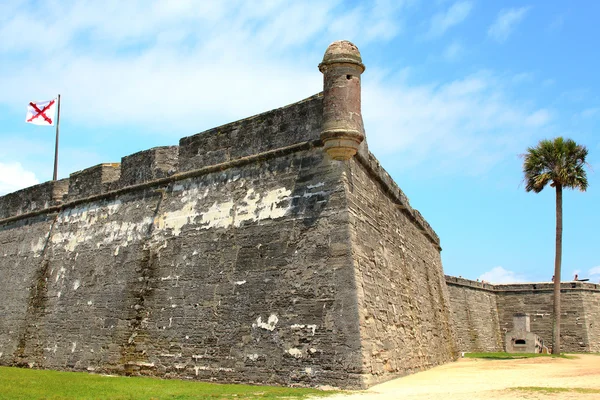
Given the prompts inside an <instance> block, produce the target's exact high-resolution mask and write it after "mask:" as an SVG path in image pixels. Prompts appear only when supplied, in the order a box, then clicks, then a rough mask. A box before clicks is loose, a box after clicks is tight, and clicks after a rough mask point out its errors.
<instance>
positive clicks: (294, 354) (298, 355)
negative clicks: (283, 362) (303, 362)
mask: <svg viewBox="0 0 600 400" xmlns="http://www.w3.org/2000/svg"><path fill="white" fill-rule="evenodd" d="M285 352H286V353H288V354H289V355H290V356H292V357H294V358H302V350H300V349H298V348H296V347H292V348H290V349H287V350H286V351H285Z"/></svg>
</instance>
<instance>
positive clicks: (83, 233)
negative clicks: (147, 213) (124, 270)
mask: <svg viewBox="0 0 600 400" xmlns="http://www.w3.org/2000/svg"><path fill="white" fill-rule="evenodd" d="M120 208H121V201H120V200H114V201H111V202H109V203H108V204H106V205H101V204H99V203H93V204H88V205H85V206H80V207H74V208H72V209H69V210H66V211H64V212H62V213H61V214H60V215H59V217H58V219H57V223H58V229H57V231H56V232H54V233H53V234H52V238H51V242H52V244H55V245H62V247H63V248H64V249H65V250H67V251H74V250H75V248H77V246H79V245H80V244H81V243H84V242H89V241H91V240H92V239H93V238H94V237H100V238H102V239H101V241H99V242H98V243H94V244H95V245H96V247H97V248H100V247H101V246H102V245H108V244H110V243H112V242H114V241H116V240H121V241H122V243H120V246H121V247H123V246H127V245H128V244H129V243H131V242H133V241H137V240H139V239H141V238H142V237H143V236H144V234H145V232H146V231H147V227H148V225H149V224H151V223H152V221H153V219H152V218H150V217H146V218H143V219H141V220H140V221H139V222H135V223H134V222H126V221H120V220H117V221H106V220H107V219H108V218H109V217H110V216H111V215H113V214H115V213H117V212H118V211H119V209H120ZM92 228H94V229H92ZM118 252H119V249H118V248H117V249H116V250H115V253H114V254H115V256H116V255H117V254H118Z"/></svg>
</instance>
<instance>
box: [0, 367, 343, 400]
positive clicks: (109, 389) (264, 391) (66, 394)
mask: <svg viewBox="0 0 600 400" xmlns="http://www.w3.org/2000/svg"><path fill="white" fill-rule="evenodd" d="M335 393H336V392H332V391H328V392H324V391H321V390H317V389H306V388H288V387H275V386H251V385H224V384H216V383H205V382H197V381H181V380H175V379H172V380H164V379H158V378H146V377H124V376H104V375H94V374H88V373H85V372H61V371H50V370H35V369H26V368H12V367H0V399H2V400H4V399H10V400H13V399H14V400H29V399H31V400H33V399H36V400H38V399H44V400H62V399H82V400H92V399H94V400H95V399H111V400H142V399H143V400H150V399H157V400H158V399H161V400H162V399H172V400H175V399H176V400H188V399H194V400H196V399H211V400H218V399H240V400H251V399H283V398H285V399H306V398H307V397H309V396H319V397H322V396H329V395H332V394H335Z"/></svg>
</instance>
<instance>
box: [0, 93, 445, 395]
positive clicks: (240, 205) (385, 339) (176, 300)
mask: <svg viewBox="0 0 600 400" xmlns="http://www.w3.org/2000/svg"><path fill="white" fill-rule="evenodd" d="M322 110H323V95H322V94H320V95H316V96H313V97H311V98H309V99H306V100H304V101H301V102H299V103H296V104H293V105H290V106H288V107H284V108H282V109H278V110H274V111H271V112H268V113H265V114H261V115H258V116H255V117H252V118H248V119H245V120H242V121H238V122H235V123H232V124H228V125H225V126H222V127H218V128H215V129H212V130H210V131H207V132H203V133H201V134H198V135H194V136H191V137H187V138H183V139H181V140H180V143H179V146H171V147H161V148H156V149H151V150H148V151H144V152H140V153H137V154H134V155H131V156H127V157H124V158H123V160H122V162H121V163H120V164H116V163H113V164H101V165H98V166H95V167H92V168H89V169H86V170H83V171H79V172H76V173H74V174H71V176H70V177H69V179H65V180H61V181H57V182H47V183H44V184H41V185H37V186H34V187H31V188H27V189H24V190H21V191H18V192H15V193H12V194H9V195H6V196H4V197H1V198H0V219H1V220H0V245H1V248H2V254H0V260H1V261H0V291H1V292H2V293H5V297H4V299H5V300H4V301H3V302H2V303H1V304H0V313H1V314H2V315H3V318H2V319H0V364H2V365H28V366H31V367H40V368H52V369H69V370H88V371H94V372H108V373H120V374H144V375H154V376H162V377H178V378H190V379H202V380H214V381H223V382H250V383H274V384H285V385H294V384H299V385H313V386H314V385H319V384H328V385H335V386H339V387H354V388H358V387H366V386H369V385H371V384H373V383H376V382H380V381H383V380H386V379H389V378H391V377H394V376H399V375H403V374H406V373H410V372H413V371H417V370H421V369H424V368H428V367H430V366H433V365H437V364H441V363H444V362H447V361H450V360H452V359H454V357H455V356H456V350H455V348H454V345H453V343H454V338H453V332H452V330H451V326H450V322H449V319H450V316H449V313H448V312H447V304H448V302H449V299H448V293H447V291H446V287H445V284H444V281H443V273H442V269H441V261H440V254H439V251H440V247H439V240H438V238H437V236H436V235H435V233H434V232H433V230H432V229H431V228H430V227H429V225H428V224H427V223H426V222H425V221H424V219H423V218H422V217H421V216H420V214H419V213H418V212H417V211H416V210H413V209H412V208H411V207H410V205H409V203H408V200H407V199H406V196H404V194H403V193H402V192H401V191H400V189H399V188H398V187H397V186H396V184H395V183H394V182H393V181H392V180H391V178H390V177H389V175H387V173H385V171H384V170H383V169H382V168H381V167H380V166H379V164H378V163H377V161H376V160H375V159H374V157H373V156H372V155H371V154H370V153H368V150H367V149H366V146H365V145H363V146H362V147H361V149H360V154H359V155H358V156H357V157H354V158H352V159H350V160H348V161H335V160H332V159H331V158H330V157H329V156H327V155H326V154H325V153H324V152H323V149H322V142H321V141H320V139H319V132H320V127H321V125H322V118H323V117H322V115H323V111H322ZM390 220H395V221H397V222H396V223H394V224H392V225H390V226H387V227H386V224H387V223H388V222H389V221H390ZM398 233H400V235H398ZM376 235H377V236H378V238H377V239H376V240H375V238H376V237H377V236H376ZM399 271H400V272H399Z"/></svg>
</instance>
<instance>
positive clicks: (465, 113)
mask: <svg viewBox="0 0 600 400" xmlns="http://www.w3.org/2000/svg"><path fill="white" fill-rule="evenodd" d="M370 72H371V75H370V77H369V81H368V82H367V83H365V85H364V86H363V116H364V119H365V127H366V129H367V140H368V142H369V146H370V148H371V149H372V150H373V151H374V152H375V153H376V154H378V156H380V157H381V158H383V157H385V156H386V155H389V156H390V157H392V155H393V160H394V161H393V162H394V164H395V165H396V166H397V167H398V168H400V169H403V170H405V171H406V170H407V169H409V168H411V167H415V166H416V165H420V167H419V169H420V172H423V171H425V170H427V169H428V168H430V169H433V168H435V171H433V172H435V173H443V174H451V173H456V172H461V173H465V174H469V175H478V174H482V173H485V172H487V171H488V170H489V169H490V168H492V167H493V166H494V165H496V164H497V163H498V162H500V161H501V160H503V159H505V158H506V157H512V156H514V155H515V154H518V153H519V152H521V151H522V149H523V148H524V146H525V143H527V141H528V140H530V139H531V138H532V137H536V135H539V133H540V131H541V130H542V128H545V127H546V125H545V124H546V123H547V122H548V121H549V120H551V117H552V114H551V113H550V111H548V110H545V109H535V108H532V107H531V106H529V105H527V104H521V103H520V102H519V101H518V100H517V99H513V98H512V97H511V96H510V95H509V94H508V93H506V92H505V88H506V87H507V86H509V85H507V81H510V80H511V79H512V78H510V77H499V76H497V75H495V74H493V73H490V72H487V71H481V72H479V73H476V74H473V75H470V76H467V77H465V78H463V79H459V80H455V81H452V82H448V83H443V84H430V85H421V86H415V85H410V84H409V83H408V82H407V81H406V79H405V80H398V79H396V77H394V76H390V75H378V73H377V71H372V70H371V71H370ZM545 133H546V134H547V132H545ZM432 159H435V160H436V162H435V163H434V164H433V165H432V164H431V163H424V161H425V160H432Z"/></svg>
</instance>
